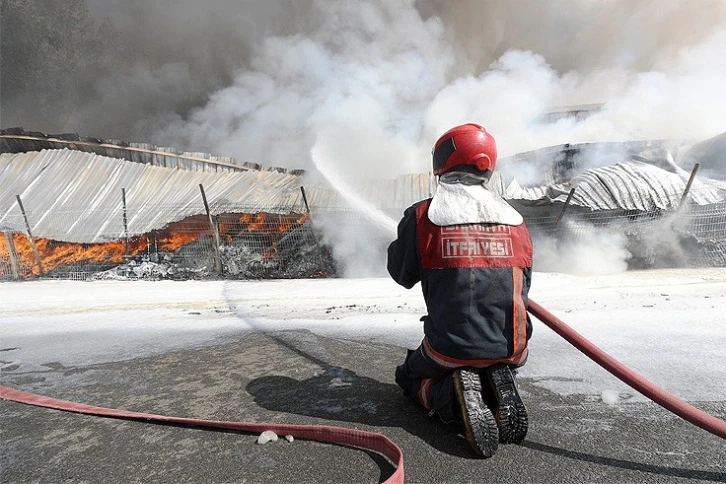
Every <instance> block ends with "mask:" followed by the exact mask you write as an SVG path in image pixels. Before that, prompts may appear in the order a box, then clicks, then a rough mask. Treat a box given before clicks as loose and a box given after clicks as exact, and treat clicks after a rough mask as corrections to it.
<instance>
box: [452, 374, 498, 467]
mask: <svg viewBox="0 0 726 484" xmlns="http://www.w3.org/2000/svg"><path fill="white" fill-rule="evenodd" d="M453 377H454V394H455V395H456V400H457V402H458V404H459V412H458V413H459V416H460V417H461V423H462V426H463V428H464V433H465V435H466V440H467V442H469V446H470V447H471V448H472V449H473V450H474V452H476V453H477V454H480V455H481V456H483V457H491V456H493V455H494V453H495V452H496V451H497V447H498V446H499V431H498V429H497V422H496V420H495V418H494V415H493V414H492V412H491V410H489V408H488V407H487V406H486V404H485V403H484V401H483V400H482V394H481V381H480V379H479V374H478V373H477V372H476V370H474V369H471V368H460V369H458V370H456V371H455V372H454V375H453Z"/></svg>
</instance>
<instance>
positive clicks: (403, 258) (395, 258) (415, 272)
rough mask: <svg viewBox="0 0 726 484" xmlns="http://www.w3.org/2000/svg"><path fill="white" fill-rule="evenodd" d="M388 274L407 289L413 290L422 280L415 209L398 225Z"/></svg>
mask: <svg viewBox="0 0 726 484" xmlns="http://www.w3.org/2000/svg"><path fill="white" fill-rule="evenodd" d="M388 273H389V274H390V275H391V277H392V278H393V280H394V281H396V282H397V283H399V284H400V285H402V286H403V287H405V288H406V289H411V288H412V287H413V286H414V285H415V284H416V283H417V282H418V281H419V280H420V279H421V270H420V262H419V257H418V248H417V247H416V210H415V208H414V207H410V208H408V209H407V210H406V211H405V212H404V214H403V218H402V219H401V221H400V222H399V224H398V238H397V239H396V240H394V241H393V242H391V245H389V246H388Z"/></svg>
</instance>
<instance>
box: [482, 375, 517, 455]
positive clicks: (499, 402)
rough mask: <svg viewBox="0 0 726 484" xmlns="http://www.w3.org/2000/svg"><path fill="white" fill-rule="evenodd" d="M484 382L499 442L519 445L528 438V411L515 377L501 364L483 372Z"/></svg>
mask: <svg viewBox="0 0 726 484" xmlns="http://www.w3.org/2000/svg"><path fill="white" fill-rule="evenodd" d="M481 375H482V380H484V381H485V382H486V383H485V384H486V385H487V386H488V388H485V393H486V394H487V395H489V397H488V398H486V399H487V400H488V402H487V403H488V404H489V406H490V408H491V409H492V411H493V412H494V416H495V417H496V421H497V426H498V427H499V442H501V443H502V444H518V443H520V442H522V441H523V440H524V438H525V437H526V436H527V427H528V417H527V409H526V408H525V406H524V402H522V399H521V397H520V396H519V391H518V390H517V384H516V383H515V381H514V375H513V374H512V371H511V370H510V369H509V366H508V365H505V364H503V363H499V364H496V365H492V366H488V367H486V368H484V369H483V370H481Z"/></svg>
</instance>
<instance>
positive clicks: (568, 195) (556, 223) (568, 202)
mask: <svg viewBox="0 0 726 484" xmlns="http://www.w3.org/2000/svg"><path fill="white" fill-rule="evenodd" d="M574 194H575V188H574V187H573V188H572V189H571V190H570V193H568V194H567V200H565V204H564V205H563V207H562V210H560V214H559V215H558V216H557V220H556V221H555V228H557V227H559V226H560V221H562V217H563V216H564V215H565V212H566V211H567V207H569V206H570V201H571V200H572V195H574Z"/></svg>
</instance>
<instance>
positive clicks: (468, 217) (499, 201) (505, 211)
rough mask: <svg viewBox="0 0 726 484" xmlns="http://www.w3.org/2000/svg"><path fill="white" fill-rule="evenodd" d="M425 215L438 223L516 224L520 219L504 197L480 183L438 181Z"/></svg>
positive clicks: (519, 222)
mask: <svg viewBox="0 0 726 484" xmlns="http://www.w3.org/2000/svg"><path fill="white" fill-rule="evenodd" d="M428 216H429V220H431V221H432V222H433V223H434V224H436V225H438V226H440V227H445V226H447V225H461V224H474V223H494V224H502V225H520V224H522V223H523V222H524V219H523V218H522V215H521V214H520V213H519V212H517V211H516V210H515V209H514V208H513V207H512V206H511V205H509V204H508V203H507V202H506V200H504V199H503V198H502V197H500V196H499V195H497V194H496V193H494V192H491V191H489V190H487V189H486V188H485V187H484V186H483V185H464V184H462V183H443V182H441V181H439V185H438V187H437V188H436V193H434V197H433V200H431V205H430V206H429V213H428Z"/></svg>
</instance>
